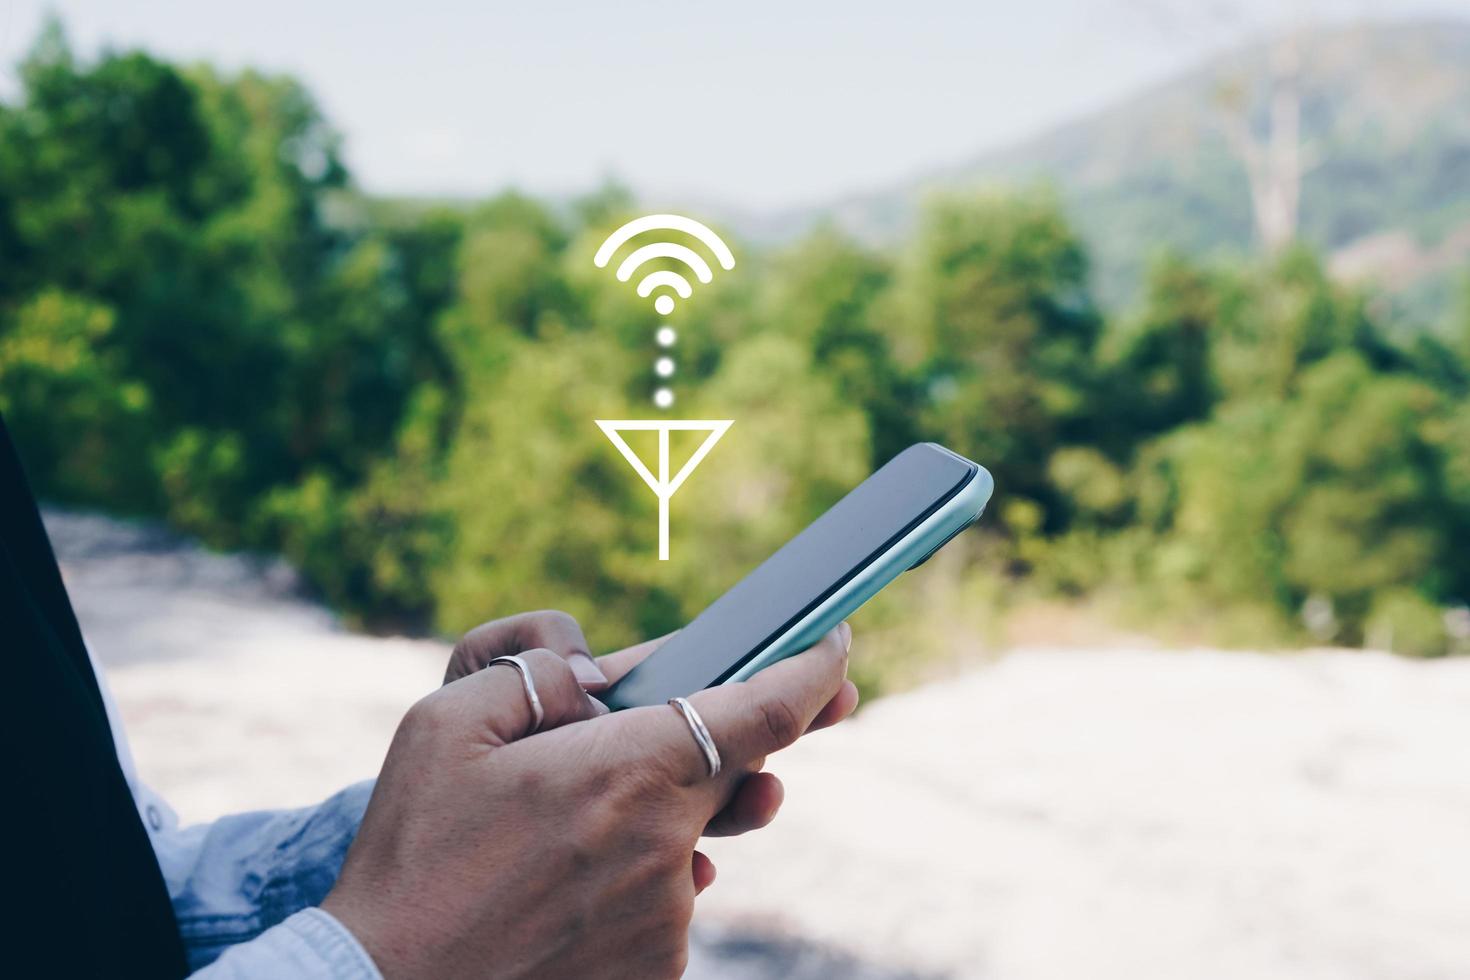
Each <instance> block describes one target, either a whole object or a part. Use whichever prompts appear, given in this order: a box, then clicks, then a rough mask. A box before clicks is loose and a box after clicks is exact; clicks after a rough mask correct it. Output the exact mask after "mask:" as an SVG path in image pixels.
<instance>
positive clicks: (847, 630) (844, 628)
mask: <svg viewBox="0 0 1470 980" xmlns="http://www.w3.org/2000/svg"><path fill="white" fill-rule="evenodd" d="M837 635H838V636H840V637H842V649H844V650H846V651H848V652H851V651H852V627H851V626H848V625H847V622H846V621H845V620H844V621H843V622H840V623H838V624H837Z"/></svg>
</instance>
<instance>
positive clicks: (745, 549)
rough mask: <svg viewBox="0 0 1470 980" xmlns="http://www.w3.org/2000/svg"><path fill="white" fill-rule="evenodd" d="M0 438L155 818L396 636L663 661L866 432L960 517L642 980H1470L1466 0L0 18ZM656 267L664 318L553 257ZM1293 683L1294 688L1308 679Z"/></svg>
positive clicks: (882, 619)
mask: <svg viewBox="0 0 1470 980" xmlns="http://www.w3.org/2000/svg"><path fill="white" fill-rule="evenodd" d="M0 59H3V62H4V64H3V69H4V75H3V77H0V413H3V415H4V417H5V419H6V422H7V424H8V425H9V427H10V429H11V432H12V434H13V436H14V438H15V439H16V441H17V443H18V445H19V448H20V450H21V452H22V455H23V457H24V459H25V461H26V463H27V464H28V468H29V472H30V474H31V478H32V480H33V482H34V484H35V486H36V489H37V491H38V493H39V494H40V495H41V496H42V497H43V499H44V500H45V501H46V502H47V506H48V522H49V524H50V526H51V528H52V532H53V535H54V536H55V538H56V541H57V544H58V549H59V550H60V552H61V555H62V558H63V562H64V565H65V569H66V572H67V575H68V579H69V583H70V584H71V587H72V588H73V590H74V593H75V594H76V597H77V603H78V606H79V608H80V610H81V613H82V616H83V619H84V623H85V625H86V627H87V630H88V638H89V641H90V642H91V643H92V644H93V646H94V647H95V648H96V649H97V651H98V653H99V655H100V656H101V657H102V658H103V660H104V662H105V663H107V664H108V666H109V668H110V669H111V676H112V680H113V683H114V685H115V687H116V688H117V692H118V695H119V699H120V701H121V702H122V705H123V709H124V713H125V714H126V715H127V716H128V719H129V721H130V723H131V726H132V730H133V734H134V737H135V739H136V740H137V744H136V745H135V752H136V754H137V755H138V757H139V764H140V767H141V769H142V771H143V774H144V776H145V778H149V779H151V780H152V781H154V782H156V783H158V784H160V787H161V788H163V789H164V790H165V791H166V792H167V793H168V794H169V795H170V796H171V797H172V798H173V799H174V800H175V802H176V804H177V805H179V807H180V809H181V811H182V812H183V815H184V816H185V818H186V819H207V818H210V817H212V816H216V815H218V814H219V813H223V812H228V811H230V810H235V809H240V808H243V807H250V806H266V805H270V806H277V805H288V804H305V803H308V802H310V801H311V800H313V799H317V798H320V797H321V796H324V795H326V794H327V793H329V792H331V791H332V790H333V789H334V788H336V786H338V785H340V783H341V782H342V781H345V780H347V779H351V778H361V777H366V776H370V775H371V774H372V773H373V772H374V771H375V769H376V765H377V762H378V761H379V760H380V759H381V756H382V751H383V749H384V747H385V746H386V744H387V738H388V736H389V735H390V734H391V732H392V728H393V725H394V723H395V722H396V720H397V717H398V716H399V715H400V714H401V712H402V710H403V708H404V707H406V706H407V704H409V703H411V702H412V701H413V700H414V699H416V698H417V697H418V696H420V695H422V693H424V692H425V691H426V690H428V689H430V688H431V687H432V685H433V684H434V683H435V682H436V678H437V675H438V673H439V672H440V671H442V656H443V653H444V647H443V643H442V641H443V639H444V638H452V637H453V636H455V635H457V634H458V633H460V632H462V631H463V630H465V629H467V628H469V627H470V626H473V625H474V624H476V623H478V622H480V621H482V620H485V619H489V618H493V617H496V616H500V615H506V614H510V613H513V612H516V611H520V610H524V609H529V608H537V607H555V608H562V609H566V610H568V611H570V612H572V613H573V614H575V615H576V616H577V617H578V618H579V619H580V620H581V621H582V623H583V625H584V627H585V628H586V631H587V633H588V636H589V638H590V640H591V642H592V643H593V645H594V646H595V647H597V648H598V649H600V650H609V649H613V648H616V647H617V646H620V645H622V644H624V643H627V642H631V641H633V640H636V639H639V638H642V637H645V636H649V635H654V634H659V633H663V632H666V631H668V630H670V629H674V628H677V627H678V626H679V625H681V624H682V623H684V622H685V621H687V620H688V618H690V617H691V616H693V615H694V614H696V613H697V612H698V611H699V610H700V609H701V608H703V606H704V605H705V604H707V603H708V602H709V601H710V600H711V599H713V598H714V597H716V596H717V595H719V594H720V593H721V592H722V591H724V589H725V588H727V587H728V586H729V585H730V584H732V583H733V582H734V581H735V580H737V579H738V578H739V577H740V576H741V575H742V574H743V573H744V572H745V571H746V570H748V569H749V568H750V567H752V566H753V565H754V564H756V563H757V562H758V561H759V560H760V559H762V558H763V557H764V556H766V555H767V554H768V553H769V552H770V551H771V550H773V549H774V548H775V547H777V546H778V545H779V544H780V543H782V542H783V541H785V540H786V539H787V538H788V537H789V536H791V535H792V534H793V533H795V532H796V531H797V530H799V529H800V528H801V527H803V526H804V525H805V524H806V523H807V522H808V521H810V520H811V519H812V518H814V517H815V516H816V515H818V514H820V513H821V512H822V511H823V510H825V509H826V508H827V507H828V506H830V505H831V504H832V503H833V502H834V501H835V500H836V499H837V498H838V497H839V496H840V495H841V494H842V493H844V492H845V491H846V490H847V489H849V488H850V487H851V486H853V485H854V484H856V483H857V482H858V481H860V480H861V479H862V478H863V477H864V476H865V475H866V474H867V473H868V472H870V471H871V470H872V469H873V468H874V467H876V466H878V465H881V464H882V463H883V462H884V461H885V460H887V459H888V458H889V457H891V456H892V455H893V454H894V453H896V452H897V451H898V450H899V449H901V448H902V447H904V446H906V445H908V444H909V443H911V442H914V441H917V440H921V439H933V440H937V441H940V442H942V443H944V444H946V445H948V446H950V447H951V448H953V449H955V450H957V451H959V452H961V453H964V454H965V455H967V456H970V457H971V458H974V459H976V460H978V461H980V462H982V463H984V464H985V465H986V466H987V467H989V468H990V470H991V471H992V472H993V473H994V475H995V478H996V483H997V493H996V497H995V501H994V503H993V505H992V507H991V509H990V511H989V513H988V514H987V516H986V518H985V519H984V520H983V521H982V522H981V524H980V525H979V526H977V528H976V529H975V530H974V531H972V532H971V533H969V534H967V535H965V536H964V537H962V538H960V539H959V540H957V541H956V542H955V543H954V544H953V545H951V546H950V547H949V548H947V549H946V550H945V551H944V552H943V553H942V554H941V555H939V556H938V557H936V559H935V560H934V561H932V562H930V563H929V564H927V565H926V566H925V567H924V568H923V570H922V571H921V572H919V573H917V574H914V575H910V576H905V577H904V578H903V579H902V580H900V582H899V583H897V584H896V585H895V586H894V587H893V588H890V589H889V590H888V591H887V592H885V593H884V595H883V596H881V597H880V598H879V599H878V600H875V602H874V603H872V604H871V605H870V607H868V608H866V609H865V610H864V611H863V612H862V613H861V614H860V615H859V616H858V617H856V620H855V628H856V631H857V634H858V641H857V643H856V644H855V647H854V656H855V660H854V664H853V671H854V676H855V677H856V678H857V679H858V681H859V683H860V685H861V686H862V688H863V690H864V693H865V695H867V697H868V698H869V707H868V708H866V709H865V710H864V711H863V712H862V714H861V715H860V716H859V717H858V719H856V720H855V721H854V722H852V723H851V724H850V725H848V726H844V727H843V728H842V729H839V730H837V731H834V732H832V733H830V734H828V735H823V736H822V737H821V738H820V739H814V740H813V741H812V743H811V744H810V745H803V746H800V747H798V749H796V750H793V752H792V753H791V754H790V756H791V757H790V760H789V762H784V764H783V760H777V761H776V763H775V767H776V768H777V770H778V771H781V772H782V773H783V775H787V777H788V784H789V785H790V789H791V800H790V802H789V803H788V808H787V809H788V814H787V815H786V816H784V817H783V819H782V820H781V821H778V823H777V824H776V825H775V826H774V827H773V828H771V829H770V830H768V831H766V832H764V833H763V834H762V835H759V837H757V838H752V840H750V841H734V842H723V843H722V844H720V845H719V846H718V847H717V849H716V851H715V852H714V853H715V856H716V858H717V859H718V860H719V861H720V864H721V870H722V878H721V882H720V884H718V885H716V886H715V888H714V889H713V890H712V891H711V892H710V893H709V894H708V895H707V896H706V897H705V898H703V899H702V900H701V910H700V918H699V928H700V931H699V933H698V938H699V945H698V950H697V955H696V958H695V962H694V965H693V967H692V968H691V975H702V976H709V977H716V976H728V977H737V976H738V977H745V976H751V977H756V976H798V975H810V976H827V975H841V976H865V975H869V974H871V975H873V976H905V975H922V976H966V977H990V976H996V977H1062V976H1068V977H1072V976H1078V975H1084V976H1118V977H1124V976H1127V977H1137V976H1140V975H1143V976H1157V975H1189V976H1219V977H1227V976H1228V977H1239V976H1272V977H1275V976H1280V977H1315V976H1324V977H1325V976H1331V977H1359V976H1361V977H1389V976H1393V977H1407V976H1414V977H1441V976H1443V977H1450V976H1462V975H1463V971H1464V964H1465V963H1466V962H1470V894H1467V892H1466V890H1465V885H1464V882H1465V881H1467V880H1470V819H1467V818H1470V752H1466V751H1465V746H1467V745H1470V710H1467V709H1470V673H1467V665H1470V660H1459V659H1456V658H1455V657H1454V655H1455V654H1465V653H1470V606H1467V603H1470V4H1467V3H1465V2H1464V0H1459V2H1440V3H1434V2H1417V0H1413V2H1404V0H1401V2H1395V3H1392V4H1389V3H1372V2H1351V0H1341V2H1319V3H1299V4H1280V3H1266V2H1245V0H1242V2H1238V3H1235V2H1228V0H1220V2H1212V3H1208V4H1197V3H1196V4H1185V3H1173V2H1169V0H1116V2H1107V0H1099V2H1096V3H1086V2H1081V0H1036V2H1031V3H1027V4H1019V5H1001V4H993V3H980V4H976V3H971V4H961V3H939V2H923V3H909V4H905V5H903V6H902V9H893V8H890V7H888V6H877V5H855V4H836V3H814V4H806V5H802V6H800V7H799V8H791V7H779V8H778V7H775V6H770V7H767V6H760V5H757V6H754V7H746V8H744V9H741V10H738V11H737V10H713V9H702V8H699V7H689V6H687V5H685V6H671V5H665V4H645V3H637V4H619V5H612V6H609V5H593V4H551V3H547V4H536V5H530V6H522V7H516V8H505V9H499V8H496V7H492V6H487V5H479V4H463V5H458V4H449V3H431V4H424V5H418V6H415V7H411V8H404V7H400V6H390V5H382V6H377V5H372V4H354V5H344V4H314V5H309V6H307V7H304V8H303V7H302V6H301V5H296V4H286V3H275V2H263V3H257V4H252V5H249V6H248V7H237V8H230V7H224V6H212V5H204V4H197V3H196V4H184V3H173V2H157V3H134V4H128V5H115V4H101V3H80V2H78V3H60V4H55V5H51V6H49V7H43V6H41V5H34V4H30V3H19V2H6V0H0ZM664 209H672V210H676V211H679V212H681V213H687V214H690V215H692V216H694V217H697V218H700V219H701V220H704V221H705V222H707V223H708V224H710V225H711V226H712V227H713V228H715V229H716V230H717V231H718V232H719V233H720V234H721V235H722V236H723V237H724V238H725V239H726V241H728V242H729V243H730V245H731V247H732V248H733V249H734V251H735V254H736V257H737V260H738V264H737V266H736V268H735V269H734V270H732V271H730V272H727V273H724V274H722V275H720V276H719V277H717V278H716V280H715V282H714V283H713V284H711V285H709V286H704V287H701V288H700V289H699V290H698V291H697V292H696V294H695V296H694V297H693V299H691V300H688V301H685V302H681V303H680V305H679V308H678V309H677V310H676V312H675V313H674V315H673V316H672V318H670V322H671V323H672V324H673V325H674V326H675V327H676V328H677V329H678V332H679V338H678V341H677V344H676V346H675V348H674V355H675V358H676V361H677V373H676V374H675V376H674V378H673V379H672V388H673V390H674V392H675V394H676V398H677V401H676V403H675V405H674V407H673V409H672V411H671V412H670V413H669V414H671V415H673V416H676V417H686V418H730V419H734V420H736V421H735V425H734V427H733V428H732V429H731V430H730V432H729V434H728V435H727V436H726V437H725V438H724V440H723V441H722V442H721V443H720V444H719V445H718V446H717V447H716V449H715V450H714V452H713V453H712V454H711V455H710V457H709V458H708V459H707V460H706V462H705V463H704V464H702V465H701V467H700V468H699V470H698V471H697V473H696V474H695V475H694V476H693V477H692V478H691V479H690V481H689V483H688V484H687V485H686V487H685V488H684V489H682V490H681V491H680V492H679V495H678V496H677V497H676V498H675V500H674V503H673V521H672V524H673V537H672V558H673V560H671V561H669V562H662V563H661V562H658V561H656V560H654V557H655V554H656V540H657V538H656V535H657V522H656V517H655V515H656V511H655V500H654V497H653V495H652V494H651V493H649V492H648V490H647V489H646V488H645V487H643V486H642V484H641V483H640V482H639V481H638V480H637V479H636V478H635V477H634V476H633V474H632V473H631V471H630V470H629V469H628V468H627V466H626V464H625V463H624V462H623V461H622V460H621V459H620V458H619V457H618V455H617V454H616V453H615V452H614V451H613V450H612V447H611V446H610V445H609V444H608V443H607V441H606V440H605V439H604V437H603V436H602V434H601V433H600V432H599V431H598V430H597V429H596V427H595V426H594V425H593V423H592V420H593V419H594V418H639V417H657V416H658V415H659V414H661V413H659V412H658V410H657V409H655V408H653V406H652V404H651V403H650V401H649V394H650V392H651V390H652V389H653V387H654V385H655V383H656V379H655V375H654V371H653V362H654V358H655V356H656V354H657V353H658V352H659V349H658V348H657V346H656V345H655V344H654V340H653V334H654V330H655V328H656V327H657V326H658V325H659V324H660V323H661V322H662V319H663V318H661V317H658V316H657V315H656V314H655V313H654V312H653V310H652V308H651V304H650V303H649V301H648V300H646V299H639V298H638V297H637V296H636V295H635V294H634V292H633V290H632V289H631V288H630V287H629V286H628V285H626V284H622V283H618V282H617V281H616V280H615V279H614V277H613V276H612V274H611V271H610V270H599V269H596V268H594V266H593V264H592V255H593V253H594V251H595V250H596V247H597V245H598V244H599V243H600V242H601V241H602V239H603V238H604V237H605V236H606V235H607V234H608V233H609V232H610V231H611V230H612V229H614V228H616V227H617V226H618V225H619V224H621V223H622V222H623V221H625V220H627V219H628V218H631V217H634V216H636V215H638V214H642V213H645V212H648V211H654V210H664ZM1303 651H1305V652H1303Z"/></svg>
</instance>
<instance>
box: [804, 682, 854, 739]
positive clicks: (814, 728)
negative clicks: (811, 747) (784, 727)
mask: <svg viewBox="0 0 1470 980" xmlns="http://www.w3.org/2000/svg"><path fill="white" fill-rule="evenodd" d="M858 700H859V695H858V689H857V685H856V684H854V683H853V682H852V681H843V682H842V687H840V688H838V690H837V694H836V696H835V697H833V698H832V700H831V701H828V702H827V704H826V706H825V707H823V708H822V710H821V711H819V712H817V717H816V718H814V719H812V723H811V724H810V725H808V726H807V734H811V733H812V732H819V731H821V730H822V729H824V728H831V727H832V726H833V725H835V724H837V723H838V722H839V721H842V720H843V719H844V718H846V717H847V716H848V715H850V714H852V713H853V712H854V711H856V710H857V706H858Z"/></svg>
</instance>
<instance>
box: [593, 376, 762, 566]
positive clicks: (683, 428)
mask: <svg viewBox="0 0 1470 980" xmlns="http://www.w3.org/2000/svg"><path fill="white" fill-rule="evenodd" d="M660 391H662V392H667V391H668V389H667V388H663V389H660ZM670 401H672V396H670ZM596 422H597V427H598V428H599V429H601V430H602V432H603V434H604V435H606V436H607V437H608V439H610V440H612V444H613V445H614V446H616V447H617V450H618V452H620V453H622V454H623V458H624V459H626V460H627V461H628V465H630V466H632V467H633V469H634V471H635V472H637V474H638V475H639V476H640V477H642V478H643V482H644V483H646V484H648V489H650V490H652V491H653V493H654V496H656V497H658V560H659V561H668V560H669V501H670V500H672V499H673V497H674V494H675V493H677V492H678V490H679V488H680V487H682V486H683V485H684V481H685V480H687V479H689V475H690V474H691V473H693V472H694V470H695V467H697V466H698V465H699V464H700V463H702V462H704V458H705V457H706V456H708V455H709V451H710V450H711V449H713V448H715V443H717V442H719V441H720V437H721V436H723V435H724V434H725V432H726V430H728V429H729V428H730V426H731V425H733V424H734V420H732V419H706V420H704V421H698V422H694V421H666V420H663V419H622V420H618V421H613V420H609V419H597V420H596ZM624 432H657V433H658V473H657V475H655V474H654V471H653V470H650V469H649V468H648V466H647V465H645V464H644V462H643V460H641V459H639V458H638V454H637V453H635V452H634V451H633V449H632V447H631V446H629V445H628V442H627V440H626V439H624V438H623V433H624ZM670 432H703V433H704V441H703V442H701V443H700V444H699V448H698V449H696V450H694V455H692V456H690V457H689V460H688V461H687V462H686V463H685V464H684V465H683V466H681V467H679V469H678V471H677V472H675V473H674V475H673V476H672V477H670V476H669V469H670V466H669V433H670Z"/></svg>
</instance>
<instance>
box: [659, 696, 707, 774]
mask: <svg viewBox="0 0 1470 980" xmlns="http://www.w3.org/2000/svg"><path fill="white" fill-rule="evenodd" d="M669 704H671V705H673V706H674V708H675V710H677V711H678V712H679V714H680V715H682V716H683V717H684V723H685V724H686V725H688V726H689V733H690V734H691V735H693V736H694V741H695V742H696V743H697V744H698V745H699V749H700V751H701V752H703V753H704V761H705V764H706V765H708V766H709V775H710V778H711V779H713V778H714V777H716V776H718V775H719V774H720V750H719V748H717V747H716V746H715V739H714V736H712V735H711V734H710V733H709V729H708V728H706V727H705V724H704V719H703V718H701V717H699V712H698V711H695V710H694V705H692V704H690V703H689V702H688V701H687V700H686V699H684V698H669Z"/></svg>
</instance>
